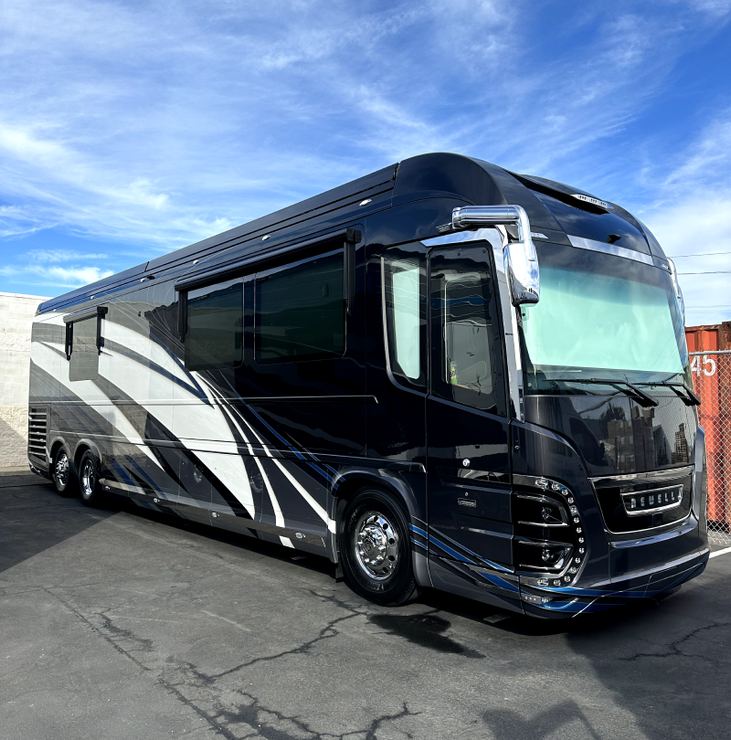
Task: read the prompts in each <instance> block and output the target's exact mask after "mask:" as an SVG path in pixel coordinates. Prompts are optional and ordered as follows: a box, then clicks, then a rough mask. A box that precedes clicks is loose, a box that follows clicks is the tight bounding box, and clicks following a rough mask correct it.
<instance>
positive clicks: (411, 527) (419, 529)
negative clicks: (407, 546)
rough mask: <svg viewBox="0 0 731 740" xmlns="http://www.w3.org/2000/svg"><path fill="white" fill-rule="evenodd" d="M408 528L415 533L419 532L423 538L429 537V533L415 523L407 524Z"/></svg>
mask: <svg viewBox="0 0 731 740" xmlns="http://www.w3.org/2000/svg"><path fill="white" fill-rule="evenodd" d="M409 529H410V530H411V531H412V532H416V534H420V535H421V536H422V537H423V538H424V539H429V535H428V534H427V533H426V532H425V531H424V530H423V529H422V528H421V527H417V526H416V525H415V524H409Z"/></svg>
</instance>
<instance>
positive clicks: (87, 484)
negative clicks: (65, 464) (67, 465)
mask: <svg viewBox="0 0 731 740" xmlns="http://www.w3.org/2000/svg"><path fill="white" fill-rule="evenodd" d="M79 490H80V491H81V500H82V501H83V502H84V503H85V504H86V505H87V506H93V505H95V504H98V503H99V502H100V501H101V500H102V498H103V495H102V493H101V491H100V490H99V461H98V460H97V458H96V455H95V454H94V453H93V452H92V451H91V450H87V451H86V452H85V453H84V456H83V457H82V458H81V464H80V465H79Z"/></svg>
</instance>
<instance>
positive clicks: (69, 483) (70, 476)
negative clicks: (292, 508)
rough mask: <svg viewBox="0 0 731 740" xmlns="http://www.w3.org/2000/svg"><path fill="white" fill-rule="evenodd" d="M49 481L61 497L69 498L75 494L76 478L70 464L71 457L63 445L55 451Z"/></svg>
mask: <svg viewBox="0 0 731 740" xmlns="http://www.w3.org/2000/svg"><path fill="white" fill-rule="evenodd" d="M51 480H52V481H53V485H54V486H55V487H56V491H57V492H58V493H59V494H60V495H61V496H71V495H73V494H74V493H76V476H75V475H74V467H73V465H72V464H71V456H70V455H69V451H68V450H67V449H66V447H65V446H64V445H61V447H59V448H58V449H57V450H56V454H55V455H54V456H53V462H52V463H51Z"/></svg>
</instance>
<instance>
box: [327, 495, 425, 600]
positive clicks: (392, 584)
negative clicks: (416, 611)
mask: <svg viewBox="0 0 731 740" xmlns="http://www.w3.org/2000/svg"><path fill="white" fill-rule="evenodd" d="M340 556H341V558H342V562H343V569H344V571H345V574H346V575H347V577H348V581H349V582H350V584H351V586H352V587H353V589H354V590H355V591H357V592H358V593H359V594H360V595H361V596H365V598H367V599H370V600H371V601H374V602H375V603H377V604H383V605H386V606H397V605H398V604H404V603H406V602H407V601H410V600H411V599H413V598H415V597H416V596H417V594H418V590H417V586H416V581H415V579H414V572H413V568H412V564H411V546H410V544H409V527H408V522H407V519H406V515H405V514H404V512H403V509H402V508H401V506H400V505H399V504H398V503H397V502H396V501H395V500H394V498H393V497H392V496H390V495H389V494H387V493H385V492H384V491H380V490H378V489H366V490H363V491H360V492H359V493H357V494H356V495H355V496H354V497H353V498H352V499H351V500H350V501H349V502H348V504H347V506H346V507H345V517H344V521H343V528H342V531H341V533H340Z"/></svg>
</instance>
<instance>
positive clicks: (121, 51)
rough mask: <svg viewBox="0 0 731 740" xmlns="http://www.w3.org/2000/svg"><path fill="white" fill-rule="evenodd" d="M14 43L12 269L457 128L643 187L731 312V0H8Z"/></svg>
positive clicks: (645, 212) (457, 135) (236, 215)
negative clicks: (331, 0) (581, 1)
mask: <svg viewBox="0 0 731 740" xmlns="http://www.w3.org/2000/svg"><path fill="white" fill-rule="evenodd" d="M0 64H1V65H2V66H1V67H0V68H1V69H2V75H0V256H1V258H2V259H0V291H6V292H17V293H26V294H34V295H56V294H58V293H61V292H64V291H65V290H67V289H69V288H71V287H73V286H75V285H80V284H84V283H86V282H89V281H91V280H94V279H97V278H98V277H100V276H103V275H105V274H108V273H110V272H116V271H118V270H122V269H125V268H126V267H130V266H132V265H135V264H138V263H140V262H142V261H144V260H147V259H150V258H152V257H154V256H157V255H159V254H162V253H165V252H168V251H170V250H172V249H175V248H178V247H180V246H184V245H185V244H188V243H191V242H193V241H196V240H198V239H201V238H203V237H206V236H209V235H211V234H214V233H217V232H219V231H222V230H224V229H226V228H228V227H230V226H235V225H237V224H240V223H244V222H245V221H249V220H251V219H253V218H256V217H257V216H260V215H263V214H266V213H269V212H270V211H272V210H275V209H277V208H280V207H283V206H285V205H288V204H290V203H292V202H295V201H297V200H300V199H302V198H305V197H307V196H310V195H313V194H315V193H318V192H321V191H322V190H325V189H327V188H330V187H333V186H335V185H338V184H340V183H342V182H346V181H348V180H350V179H353V178H355V177H358V176H359V175H362V174H365V173H367V172H371V171H373V170H375V169H377V168H380V167H382V166H385V165H387V164H391V163H393V162H396V161H398V160H400V159H403V158H405V157H408V156H411V155H414V154H420V153H423V152H428V151H455V152H460V153H463V154H467V155H473V156H478V157H481V158H484V159H487V160H490V161H492V162H495V163H497V164H500V165H502V166H505V167H507V168H510V169H515V170H518V171H521V172H527V173H532V174H537V175H542V176H545V177H549V178H552V179H556V180H560V181H563V182H567V183H570V184H573V185H576V186H578V187H581V188H584V189H586V190H589V191H591V192H593V193H594V194H595V195H597V196H598V197H601V198H605V199H607V200H612V201H615V202H618V203H620V204H622V205H623V206H625V207H626V208H628V209H629V210H630V211H632V212H633V213H635V214H636V215H637V216H638V217H640V218H641V219H642V220H643V221H645V222H646V223H647V224H648V225H649V226H650V228H651V229H652V230H653V231H654V232H655V234H656V236H657V237H658V238H659V239H660V241H661V243H662V244H663V246H664V248H665V250H666V252H667V253H668V254H670V255H671V256H677V259H676V263H677V265H678V269H679V270H680V272H681V273H711V274H700V275H699V274H683V275H682V277H681V280H682V284H683V287H684V290H685V294H686V303H687V305H688V316H687V319H688V324H698V323H715V322H718V321H721V320H727V319H731V295H729V293H730V292H731V291H729V286H731V86H730V85H729V80H731V0H655V1H653V0H642V2H635V1H629V0H613V1H612V2H598V1H597V2H586V3H578V2H567V1H566V0H482V1H480V0H472V1H471V2H466V1H464V0H450V2H436V1H434V2H432V1H430V0H428V1H426V2H418V1H416V0H412V2H359V3H352V2H317V1H309V0H292V1H290V2H278V1H277V0H272V1H271V2H269V3H261V2H255V3H254V2H246V1H242V2H236V1H235V0H228V1H226V0H220V1H218V2H200V1H199V2H192V1H191V2H186V0H178V1H177V2H170V0H165V2H156V1H155V0H147V1H146V2H136V1H132V2H124V0H118V1H117V2H105V1H101V0H96V1H94V0H72V1H68V0H3V2H2V3H1V4H0ZM709 253H713V254H709ZM723 271H726V272H723Z"/></svg>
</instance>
